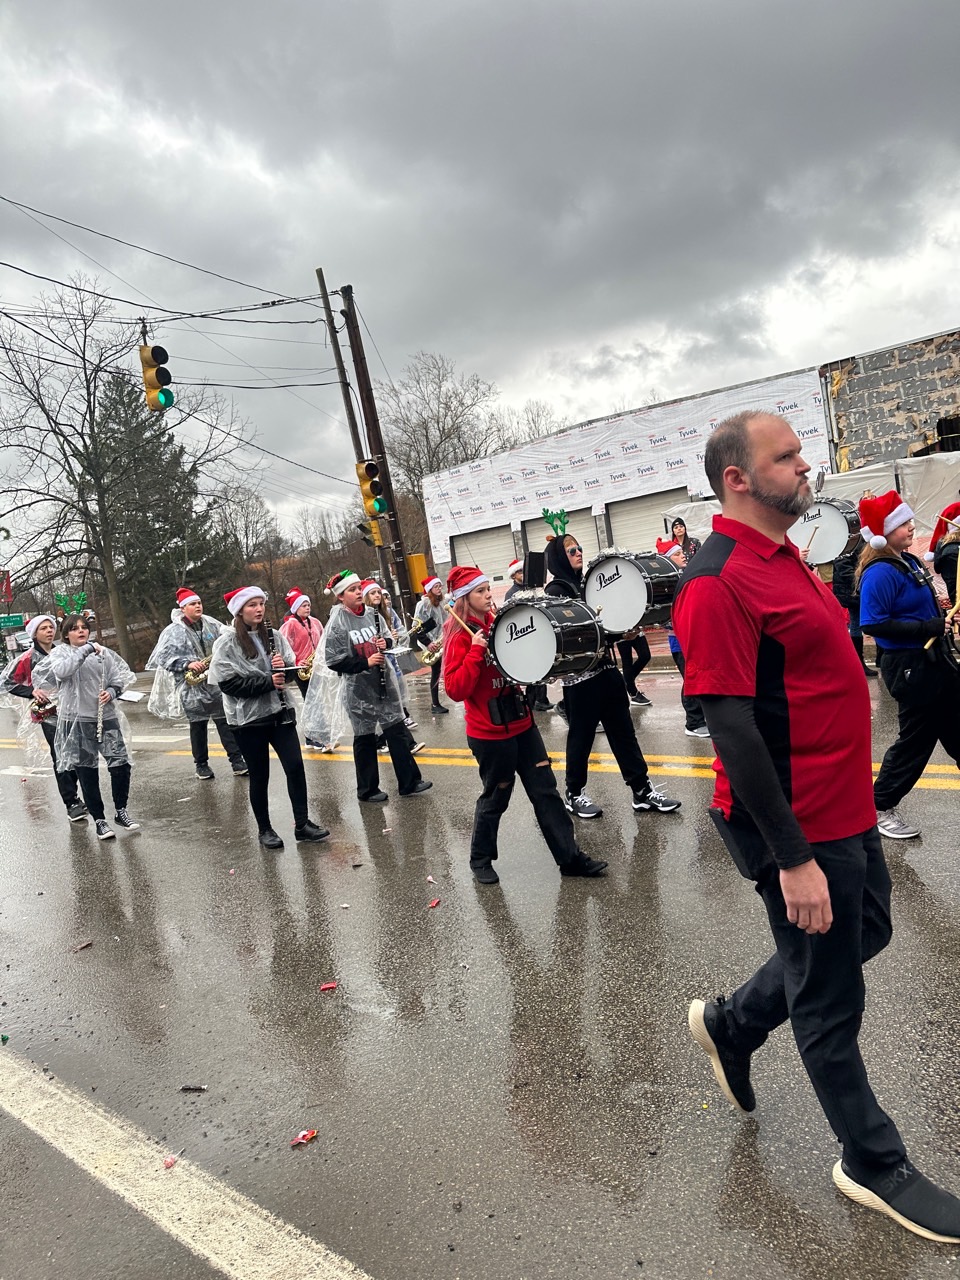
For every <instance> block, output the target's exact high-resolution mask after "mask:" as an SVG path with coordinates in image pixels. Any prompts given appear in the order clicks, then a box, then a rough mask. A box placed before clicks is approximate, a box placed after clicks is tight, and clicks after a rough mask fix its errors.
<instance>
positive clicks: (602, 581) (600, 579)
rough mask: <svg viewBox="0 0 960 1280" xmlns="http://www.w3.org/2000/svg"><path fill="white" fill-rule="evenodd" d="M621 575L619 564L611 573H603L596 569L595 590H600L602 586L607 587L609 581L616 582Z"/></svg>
mask: <svg viewBox="0 0 960 1280" xmlns="http://www.w3.org/2000/svg"><path fill="white" fill-rule="evenodd" d="M621 576H622V575H621V573H620V566H619V565H617V567H616V569H615V570H614V572H613V573H604V572H603V570H602V569H598V570H597V576H596V578H595V582H596V584H597V590H598V591H602V590H603V588H604V587H609V586H610V585H611V583H614V582H617V581H618V580H619V579H620V577H621Z"/></svg>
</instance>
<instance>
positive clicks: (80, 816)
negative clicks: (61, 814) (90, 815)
mask: <svg viewBox="0 0 960 1280" xmlns="http://www.w3.org/2000/svg"><path fill="white" fill-rule="evenodd" d="M86 816H87V806H86V805H85V804H84V803H83V802H82V801H80V800H74V802H73V804H71V805H68V806H67V817H68V818H69V819H70V821H71V822H82V821H83V820H84V818H85V817H86Z"/></svg>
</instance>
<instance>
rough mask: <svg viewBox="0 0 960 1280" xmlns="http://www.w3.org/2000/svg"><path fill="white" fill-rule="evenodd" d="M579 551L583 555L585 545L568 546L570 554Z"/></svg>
mask: <svg viewBox="0 0 960 1280" xmlns="http://www.w3.org/2000/svg"><path fill="white" fill-rule="evenodd" d="M578 551H579V552H580V554H581V555H583V547H567V555H568V556H575V555H576V554H577V552H578Z"/></svg>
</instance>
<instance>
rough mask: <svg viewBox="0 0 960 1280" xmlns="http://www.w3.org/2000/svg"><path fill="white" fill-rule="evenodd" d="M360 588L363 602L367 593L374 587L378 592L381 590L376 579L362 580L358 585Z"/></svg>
mask: <svg viewBox="0 0 960 1280" xmlns="http://www.w3.org/2000/svg"><path fill="white" fill-rule="evenodd" d="M360 586H361V587H362V588H363V598H364V600H366V598H367V592H368V591H372V590H373V588H374V587H376V588H377V589H378V590H382V588H381V587H380V583H379V582H377V580H376V578H364V580H363V581H362V582H361V583H360Z"/></svg>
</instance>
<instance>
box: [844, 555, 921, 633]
mask: <svg viewBox="0 0 960 1280" xmlns="http://www.w3.org/2000/svg"><path fill="white" fill-rule="evenodd" d="M911 561H912V557H911V560H906V558H905V559H904V563H905V565H906V566H907V568H908V569H910V568H911ZM912 565H913V571H912V572H905V571H904V569H902V568H901V569H898V568H897V566H896V565H894V564H891V563H890V562H889V561H886V560H875V561H874V562H873V564H871V565H869V566H868V567H867V569H866V570H865V571H864V574H863V577H862V578H861V579H860V626H861V628H863V629H864V630H866V631H868V632H869V631H870V629H871V628H872V627H873V626H874V625H876V626H881V625H882V624H883V623H884V622H889V621H891V620H892V619H896V620H897V621H898V622H926V621H927V620H928V619H929V618H934V617H936V615H937V613H938V612H939V609H938V607H937V604H936V601H935V600H934V598H933V596H932V595H931V591H930V587H929V586H928V585H927V583H926V581H925V580H924V581H921V580H920V575H922V574H923V569H922V568H919V567H916V566H917V562H916V561H912ZM874 641H875V643H876V644H877V646H878V647H879V648H881V649H920V648H922V647H923V644H924V641H923V640H922V639H920V638H918V637H917V636H906V637H904V638H902V639H890V638H888V637H886V636H882V635H877V636H874Z"/></svg>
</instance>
